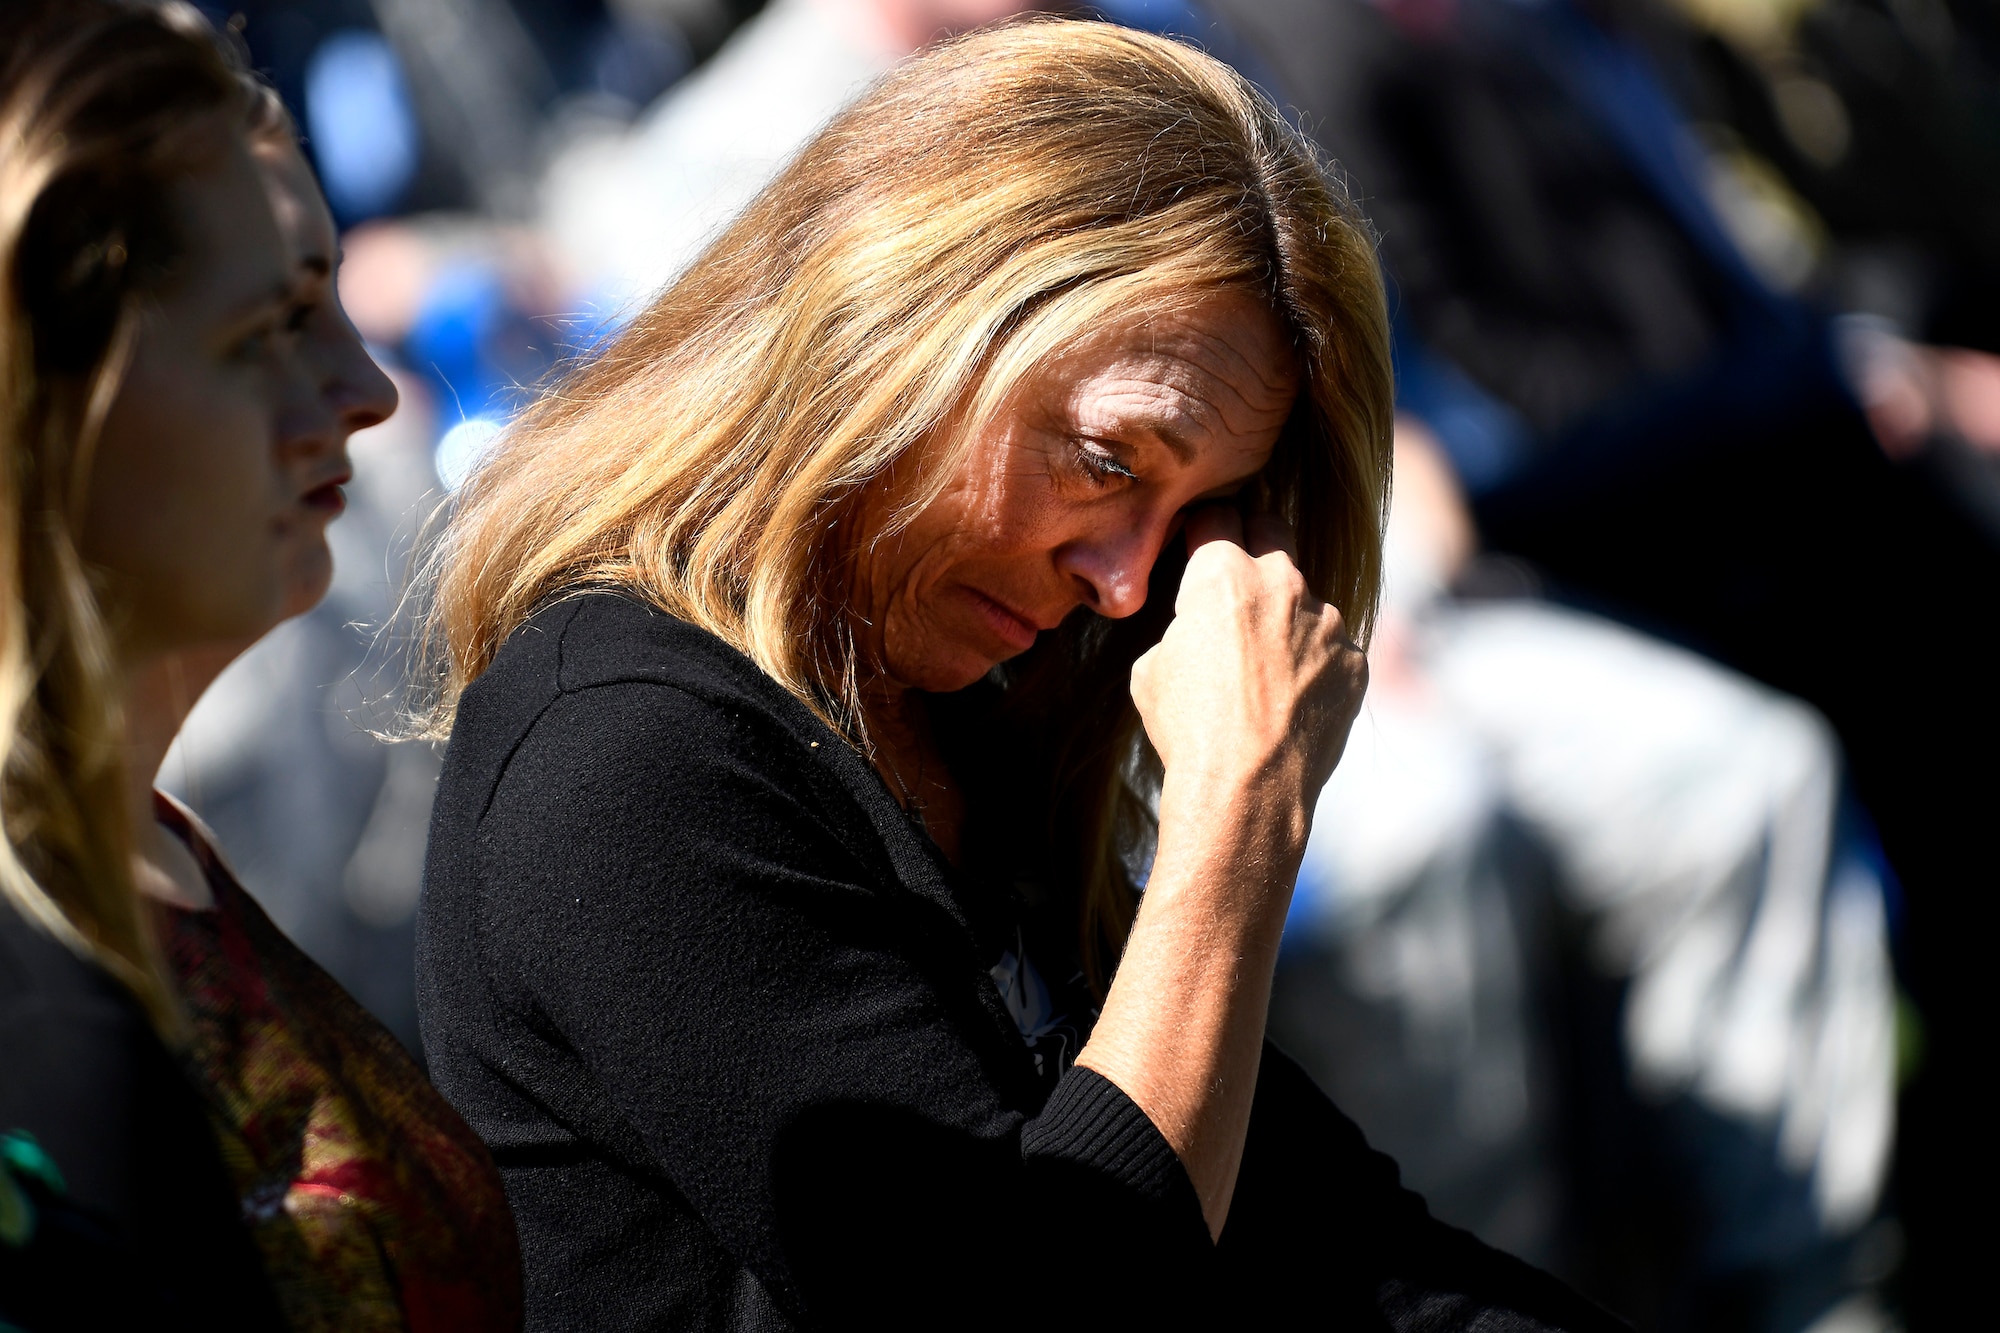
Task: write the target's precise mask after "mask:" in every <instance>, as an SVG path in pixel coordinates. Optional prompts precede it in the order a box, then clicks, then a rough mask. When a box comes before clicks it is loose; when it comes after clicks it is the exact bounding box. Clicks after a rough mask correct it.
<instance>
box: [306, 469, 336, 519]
mask: <svg viewBox="0 0 2000 1333" xmlns="http://www.w3.org/2000/svg"><path fill="white" fill-rule="evenodd" d="M346 480H347V478H346V477H336V478H335V479H333V480H332V481H327V482H322V483H321V484H320V485H318V486H315V487H313V488H312V489H311V490H309V491H307V492H306V493H305V494H304V495H302V496H300V497H299V503H300V504H302V505H304V506H305V507H306V508H307V509H308V510H310V511H311V512H313V513H315V514H320V515H323V516H325V517H327V518H338V517H339V516H340V514H341V512H342V511H344V510H345V509H346V508H347V492H345V491H343V490H341V489H340V487H341V484H342V483H343V482H345V481H346Z"/></svg>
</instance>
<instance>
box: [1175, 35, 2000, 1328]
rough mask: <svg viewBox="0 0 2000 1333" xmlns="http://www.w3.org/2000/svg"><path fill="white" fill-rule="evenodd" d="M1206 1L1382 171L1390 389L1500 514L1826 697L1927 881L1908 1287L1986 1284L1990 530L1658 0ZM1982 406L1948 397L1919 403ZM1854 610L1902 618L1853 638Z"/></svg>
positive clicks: (1554, 576)
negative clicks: (1658, 28)
mask: <svg viewBox="0 0 2000 1333" xmlns="http://www.w3.org/2000/svg"><path fill="white" fill-rule="evenodd" d="M1209 8H1210V9H1211V10H1212V11H1213V12H1215V13H1216V14H1217V15H1218V16H1220V17H1221V18H1222V19H1223V20H1224V21H1226V22H1227V23H1229V24H1230V26H1231V27H1232V28H1233V29H1234V30H1235V31H1236V32H1237V33H1238V34H1239V35H1240V36H1242V37H1243V38H1244V39H1245V40H1247V41H1250V42H1251V43H1252V44H1253V45H1255V46H1256V47H1257V48H1258V49H1259V50H1260V51H1261V52H1262V53H1263V55H1264V56H1265V58H1266V59H1268V60H1269V62H1270V64H1271V67H1272V68H1273V69H1274V70H1275V71H1276V72H1277V74H1278V76H1279V77H1280V78H1281V80H1282V82H1283V93H1284V95H1285V96H1287V97H1288V98H1290V99H1292V100H1293V101H1294V102H1296V104H1297V105H1298V106H1299V107H1300V108H1301V109H1302V111H1303V112H1304V113H1305V114H1306V115H1307V116H1309V117H1310V119H1311V122H1312V123H1313V124H1314V125H1315V128H1316V133H1317V134H1318V136H1319V137H1320V139H1321V141H1322V142H1323V144H1324V145H1325V146H1326V147H1327V150H1328V151H1329V152H1330V153H1331V154H1332V155H1334V156H1335V157H1337V158H1338V159H1339V160H1340V161H1341V162H1342V163H1343V165H1344V166H1345V167H1346V169H1347V170H1348V171H1349V173H1350V175H1351V179H1352V180H1353V181H1354V184H1355V189H1356V191H1357V194H1358V195H1359V197H1361V198H1363V199H1365V200H1366V201H1367V206H1368V208H1369V210H1370V216H1371V217H1372V218H1373V219H1374V220H1375V222H1376V223H1377V225H1378V226H1379V227H1380V229H1381V232H1382V237H1383V256H1384V260H1385V263H1386V264H1387V266H1388V268H1389V270H1390V273H1391V276H1392V279H1393V281H1394V282H1395V284H1396V287H1397V290H1398V292H1399V301H1398V306H1397V310H1398V356H1399V376H1400V380H1399V394H1400V400H1401V405H1402V407H1403V408H1404V409H1405V410H1406V411H1408V412H1410V413H1412V414H1414V415H1417V416H1419V417H1421V418H1422V419H1423V420H1424V421H1425V423H1426V425H1427V426H1428V427H1429V428H1430V429H1431V430H1432V431H1433V432H1434V433H1435V435H1436V436H1437V437H1438V439H1439V440H1440V441H1441V443H1442V444H1443V446H1444V448H1445V450H1446V452H1447V454H1448V455H1449V456H1450V457H1451V459H1452V461H1453V463H1454V466H1455V468H1456V470H1457V471H1458V474H1459V477H1460V479H1461V481H1462V483H1463V484H1464V486H1465V487H1466V489H1467V491H1468V493H1469V497H1470V500H1471V503H1472V506H1473V509H1474V512H1475V514H1476V515H1477V518H1478V522H1479V527H1480V530H1481V532H1482V534H1483V535H1484V537H1485V538H1486V540H1487V541H1488V542H1490V543H1491V544H1492V545H1493V547H1494V548H1495V549H1496V550H1499V551H1502V552H1506V553H1509V554H1511V555H1514V556H1517V557H1525V558H1527V559H1528V560H1530V561H1532V562H1534V563H1535V564H1536V565H1537V566H1538V567H1540V568H1541V569H1542V570H1543V571H1545V572H1546V574H1547V576H1548V579H1549V581H1550V586H1551V587H1552V588H1554V589H1556V590H1557V591H1558V592H1559V593H1560V595H1562V596H1563V597H1565V598H1566V599H1570V600H1574V601H1581V602H1584V603H1587V604H1589V605H1593V606H1596V607H1599V608H1605V609H1609V610H1612V611H1614V612H1615V613H1616V614H1618V615H1620V616H1621V617H1624V618H1626V619H1628V621H1631V622H1634V623H1639V624H1642V625H1645V626H1647V627H1648V628H1651V629H1654V630H1656V631H1664V632H1666V633H1668V634H1670V635H1671V636H1673V637H1674V638H1676V639H1678V640H1680V641H1681V642H1684V643H1688V644H1691V645H1693V646H1695V647H1697V648H1699V649H1701V650H1702V651H1704V652H1706V653H1708V654H1710V655H1713V656H1716V657H1717V658H1719V659H1720V660H1722V661H1723V662H1725V663H1727V664H1728V665H1730V666H1732V667H1733V668H1735V669H1737V670H1741V671H1744V672H1745V673H1746V674H1748V675H1750V676H1752V677H1754V678H1756V679H1758V680H1760V681H1762V682H1764V683H1765V684H1768V685H1771V686H1773V687H1776V688H1778V689H1781V690H1784V691H1786V692H1788V693H1791V694H1793V695H1796V696H1798V697H1800V698H1802V699H1803V700H1804V701H1806V702H1807V703H1809V704H1810V705H1812V706H1813V707H1814V708H1815V709H1816V710H1818V712H1819V713H1820V714H1822V715H1823V716H1825V717H1826V718H1827V719H1828V720H1829V721H1830V722H1831V723H1832V725H1833V726H1834V728H1835V731H1836V733H1837V734H1838V736H1839V738H1840V741H1841V745H1842V749H1843V751H1844V754H1845V757H1846V761H1847V772H1848V773H1849V775H1850V777H1851V780H1852V783H1853V787H1854V790H1855V792H1856V794H1857V795H1858V797H1859V798H1860V801H1861V803H1862V805H1863V806H1864V807H1865V808H1866V810H1867V812H1868V814H1869V815H1870V816H1871V817H1872V819H1873V821H1874V823H1875V824H1876V826H1877V827H1878V828H1879V829H1880V834H1881V841H1882V844H1883V847H1884V849H1885V851H1886V853H1887V856H1888V860H1889V863H1890V864H1891V865H1892V866H1893V867H1894V870H1895V874H1896V877H1897V879H1898V880H1899V882H1900V884H1901V886H1902V888H1903V890H1904V895H1905V901H1906V902H1907V905H1908V910H1907V914H1906V915H1905V916H1904V917H1903V918H1902V920H1903V922H1904V925H1903V927H1902V934H1901V937H1900V943H1899V954H1898V961H1899V969H1900V979H1901V981H1902V983H1903V984H1904V985H1905V986H1907V987H1908V989H1909V991H1910V992H1911V994H1912V996H1913V998H1914V1001H1915V1003H1916V1006H1917V1010H1918V1012H1920V1014H1921V1016H1922V1022H1923V1025H1924V1032H1925V1039H1924V1041H1923V1043H1922V1049H1923V1051H1924V1055H1923V1059H1922V1061H1921V1063H1920V1064H1918V1065H1917V1066H1916V1068H1915V1070H1914V1073H1913V1078H1912V1081H1911V1083H1910V1084H1909V1086H1908V1089H1907V1092H1906V1093H1905V1096H1904V1101H1903V1104H1902V1111H1903V1114H1902V1121H1903V1124H1904V1126H1905V1128H1904V1130H1903V1131H1902V1132H1901V1135H1900V1141H1899V1151H1898V1164H1897V1168H1896V1169H1897V1190H1896V1193H1897V1196H1898V1203H1897V1206H1898V1208H1899V1211H1900V1212H1901V1213H1902V1214H1903V1216H1904V1220H1905V1222H1906V1225H1907V1228H1908V1234H1909V1246H1908V1265H1909V1267H1908V1276H1907V1281H1906V1282H1905V1283H1904V1295H1905V1297H1906V1298H1907V1299H1908V1300H1910V1301H1911V1302H1912V1304H1911V1306H1910V1317H1911V1318H1912V1319H1913V1320H1915V1321H1921V1320H1922V1319H1923V1318H1924V1317H1925V1315H1924V1313H1923V1310H1922V1307H1923V1306H1924V1305H1925V1304H1926V1303H1928V1302H1931V1301H1936V1302H1937V1305H1936V1309H1937V1310H1938V1311H1940V1312H1949V1311H1951V1310H1953V1309H1955V1308H1962V1307H1963V1306H1964V1304H1965V1302H1966V1301H1967V1300H1976V1295H1974V1294H1973V1293H1970V1292H1967V1293H1964V1294H1963V1295H1962V1296H1961V1297H1953V1296H1951V1295H1949V1294H1948V1293H1950V1292H1951V1291H1952V1290H1953V1288H1954V1284H1956V1283H1958V1282H1960V1281H1962V1280H1965V1279H1966V1277H1967V1275H1969V1274H1971V1273H1973V1272H1974V1271H1976V1268H1977V1262H1976V1259H1975V1258H1974V1257H1973V1255H1972V1254H1971V1253H1969V1252H1963V1251H1961V1249H1960V1247H1961V1246H1962V1245H1964V1244H1965V1243H1966V1242H1967V1237H1966V1235H1965V1233H1964V1231H1963V1229H1962V1228H1961V1227H1959V1226H1958V1225H1957V1220H1956V1214H1957V1209H1956V1207H1955V1201H1956V1200H1957V1199H1959V1198H1960V1197H1962V1194H1963V1190H1964V1188H1965V1185H1964V1183H1963V1172H1964V1171H1965V1170H1967V1169H1971V1170H1975V1171H1979V1170H1984V1169H1985V1168H1984V1167H1983V1166H1982V1165H1980V1163H1981V1162H1982V1161H1983V1160H1984V1159H1982V1158H1981V1157H1980V1155H1979V1154H1977V1153H1971V1155H1970V1156H1967V1155H1966V1154H1967V1153H1968V1152H1970V1150H1969V1149H1967V1148H1966V1147H1965V1145H1968V1144H1971V1143H1975V1142H1977V1141H1978V1140H1979V1137H1980V1136H1981V1135H1982V1134H1983V1132H1984V1128H1983V1126H1982V1125H1980V1124H1978V1123H1977V1120H1976V1117H1974V1118H1968V1115H1969V1108H1971V1107H1973V1106H1976V1105H1977V1104H1978V1092H1977V1089H1978V1087H1979V1086H1980V1084H1981V1082H1982V1080H1980V1079H1978V1078H1977V1070H1978V1068H1979V1064H1978V1061H1977V1059H1976V1053H1977V1052H1978V1051H1979V1050H1980V1049H1981V1042H1982V1037H1981V1035H1980V1034H1981V1032H1982V1031H1983V1023H1982V1021H1981V1020H1980V1018H1979V1016H1980V1015H1981V1014H1984V1013H1987V1012H1990V1009H1991V998H1990V997H1989V996H1987V995H1986V994H1984V992H1983V989H1982V987H1981V985H1980V983H1979V981H1978V980H1977V978H1978V977H1980V975H1981V974H1982V963H1981V957H1982V951H1983V947H1984V946H1983V944H1982V943H1981V942H1980V941H1981V940H1982V939H1983V936H1984V932H1983V930H1982V929H1980V928H1979V920H1980V915H1979V904H1981V903H1982V902H1983V898H1982V895H1981V886H1983V885H1985V884H1987V883H1990V882H1991V879H1992V874H1993V850H1992V845H1991V839H1990V838H1989V837H1988V836H1987V835H1986V834H1985V832H1984V831H1983V830H1984V827H1985V825H1986V824H1987V823H1988V822H1990V819H1989V814H1988V812H1989V811H1990V809H1991V807H1992V805H1993V802H1994V800H1995V798H1996V795H2000V792H1997V791H1996V788H1995V779H1994V775H1993V773H1992V771H1991V769H1990V766H1987V765H1982V764H1979V763H1977V762H1974V761H1972V760H1970V759H1969V756H1974V755H1978V754H1982V753H1985V752H1987V751H1989V750H1992V749H1994V748H1995V747H1996V746H2000V706H1996V700H1995V696H1994V694H1993V691H1992V690H1991V688H1990V679H1989V677H1990V671H1991V668H1990V663H1991V662H1992V660H1993V658H1994V655H1995V653H1996V651H2000V632H1996V629H1995V626H1994V622H1993V620H1992V618H1991V617H1989V616H1984V615H1980V614H1977V613H1976V612H1975V611H1974V610H1973V608H1976V607H1978V606H1980V605H1982V604H1983V603H1984V602H1985V601H1986V600H1988V599H1989V598H1990V590H1991V588H1992V587H1993V586H1995V584H1996V583H2000V547H1996V544H1995V542H1994V541H1993V540H1992V537H1991V534H1990V532H1988V531H1987V530H1986V529H1985V528H1984V527H1982V524H1981V522H1980V521H1979V519H1978V517H1977V515H1976V514H1975V513H1974V512H1973V511H1972V510H1971V508H1970V507H1969V506H1967V505H1966V504H1965V503H1964V495H1963V494H1962V493H1961V492H1960V491H1959V490H1958V489H1957V488H1956V485H1955V483H1954V482H1953V481H1952V479H1951V478H1950V477H1948V476H1942V475H1940V474H1939V473H1938V472H1937V471H1935V470H1933V469H1931V468H1929V467H1927V466H1925V465H1922V464H1921V463H1919V462H1917V461H1916V456H1915V455H1909V454H1907V453H1905V455H1904V456H1905V457H1908V458H1910V460H1911V461H1909V462H1904V461H1901V460H1900V459H1899V458H1894V457H1891V453H1892V452H1896V449H1895V444H1896V442H1895V440H1894V438H1893V436H1885V437H1883V438H1878V437H1877V435H1876V433H1875V430H1874V429H1873V428H1872V426H1871V421H1870V416H1869V414H1868V413H1866V412H1864V410H1863V404H1862V403H1861V402H1860V401H1859V400H1858V395H1859V394H1863V393H1867V392H1869V390H1868V385H1867V383H1866V380H1865V379H1862V380H1859V381H1857V379H1856V378H1851V377H1850V370H1851V364H1850V363H1849V362H1848V361H1846V360H1845V359H1844V358H1843V339H1842V337H1841V335H1840V332H1839V329H1840V327H1841V326H1839V325H1836V324H1835V323H1834V322H1833V321H1832V320H1831V319H1830V318H1829V315H1830V314H1831V313H1832V312H1829V311H1827V310H1825V309H1823V308H1819V307H1816V306H1815V305H1814V304H1813V303H1812V302H1811V301H1809V300H1808V299H1806V298H1805V296H1804V295H1801V294H1794V293H1791V292H1788V291H1786V290H1784V289H1783V288H1782V287H1781V286H1780V285H1777V284H1776V283H1775V282H1774V280H1773V277H1772V276H1771V274H1770V273H1769V272H1768V271H1762V272H1760V269H1759V264H1758V263H1757V262H1755V256H1754V254H1753V252H1752V248H1751V247H1749V246H1747V245H1746V244H1745V243H1744V241H1743V240H1741V239H1739V235H1738V233H1736V232H1732V230H1731V222H1730V218H1729V216H1728V212H1727V209H1726V208H1724V207H1722V206H1720V205H1719V204H1718V202H1717V198H1716V196H1715V194H1714V193H1713V191H1714V188H1715V185H1716V177H1715V176H1714V175H1713V174H1712V173H1711V171H1710V170H1709V167H1710V165H1712V162H1713V159H1712V158H1711V157H1710V156H1709V155H1708V154H1707V153H1706V152H1705V151H1704V147H1703V145H1702V144H1701V143H1700V142H1699V140H1698V139H1697V138H1696V137H1695V136H1694V135H1693V134H1691V133H1690V129H1689V126H1688V123H1687V121H1686V118H1685V117H1684V115H1683V114H1682V113H1681V111H1680V109H1679V108H1677V107H1676V106H1675V104H1674V102H1673V100H1672V98H1671V97H1670V95H1669V94H1668V92H1667V90H1666V88H1665V87H1664V86H1663V84H1662V81H1661V79H1660V78H1659V77H1658V76H1657V75H1656V74H1655V72H1654V70H1653V67H1652V65H1651V64H1650V63H1649V61H1648V60H1647V59H1646V57H1645V55H1644V50H1643V47H1642V45H1641V44H1640V42H1639V40H1638V39H1637V37H1635V34H1639V33H1642V31H1643V23H1644V19H1645V12H1646V7H1645V6H1628V5H1622V4H1578V3H1569V2H1568V0H1557V2H1554V3H1547V4H1536V5H1521V4H1510V3H1505V2H1504V0H1455V3H1452V4H1429V3H1418V2H1417V0H1395V2H1393V3H1383V4H1380V5H1376V4H1368V3H1361V2H1360V0H1352V2H1351V3H1350V2H1344V0H1337V2H1335V3H1326V4H1293V3H1279V2H1273V3H1249V2H1248V0H1212V3H1211V4H1210V5H1209ZM1896 8H1897V10H1898V12H1899V13H1901V12H1903V11H1904V9H1905V8H1907V10H1908V11H1909V12H1910V13H1912V14H1914V13H1915V12H1916V11H1917V10H1918V9H1919V8H1922V9H1925V10H1927V11H1928V10H1933V9H1935V7H1934V6H1909V7H1902V6H1898V7H1896ZM1898 21H1900V20H1898ZM1934 401H1935V402H1936V403H1943V402H1944V400H1943V399H1938V400H1934ZM1876 415H1877V417H1878V419H1879V417H1880V413H1877V414H1876ZM1971 424H1972V422H1971V419H1970V418H1964V417H1960V416H1959V415H1958V414H1957V412H1956V409H1955V408H1954V410H1953V412H1952V413H1949V414H1947V413H1945V412H1942V411H1940V412H1937V413H1934V414H1933V415H1932V416H1931V417H1930V418H1929V422H1928V425H1927V426H1926V425H1923V424H1921V423H1920V427H1919V428H1920V429H1946V430H1949V429H1957V430H1959V431H1960V432H1961V433H1962V432H1963V431H1964V430H1965V429H1966V427H1968V426H1969V425H1971ZM1885 445H1886V446H1889V447H1888V449H1886V450H1885ZM1926 452H1929V451H1923V450H1920V451H1918V453H1919V454H1921V453H1926ZM1857 614H1859V615H1862V616H1864V617H1874V618H1881V619H1882V621H1883V623H1884V624H1885V626H1886V625H1890V624H1893V627H1894V628H1893V631H1889V630H1886V629H1885V631H1884V634H1885V636H1886V637H1885V638H1884V639H1883V641H1882V642H1880V643H1878V644H1871V645H1870V646H1865V647H1864V646H1858V645H1856V644H1852V643H1848V642H1846V641H1845V640H1841V639H1840V638H1839V636H1836V641H1835V642H1831V643H1830V642H1829V641H1828V637H1827V636H1828V627H1829V626H1836V625H1841V624H1847V623H1852V622H1853V620H1854V618H1855V616H1856V615H1857ZM1863 637H1864V638H1866V637H1867V636H1866V635H1864V636H1863ZM1968 1164H1969V1165H1968ZM1981 1188H1984V1187H1983V1186H1982V1187H1981ZM1947 1317H1948V1315H1947Z"/></svg>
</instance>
